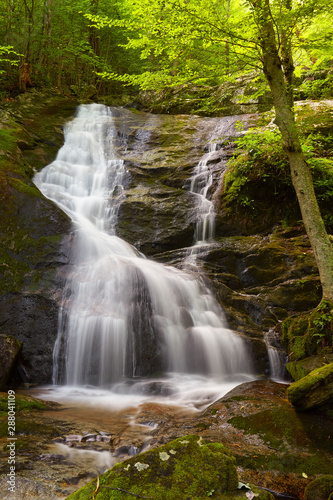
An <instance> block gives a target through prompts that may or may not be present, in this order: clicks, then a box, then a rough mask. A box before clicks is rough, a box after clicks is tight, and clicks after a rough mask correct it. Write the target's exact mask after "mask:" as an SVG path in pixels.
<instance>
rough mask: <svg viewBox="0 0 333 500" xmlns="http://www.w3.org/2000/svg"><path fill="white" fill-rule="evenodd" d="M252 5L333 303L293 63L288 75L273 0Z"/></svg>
mask: <svg viewBox="0 0 333 500" xmlns="http://www.w3.org/2000/svg"><path fill="white" fill-rule="evenodd" d="M251 4H252V6H253V9H254V15H255V19H256V22H257V25H258V28H260V33H261V38H260V40H259V41H260V46H261V50H262V63H263V69H264V74H265V77H266V79H267V81H268V83H269V86H270V89H271V92H272V97H273V104H274V108H275V114H276V123H277V126H278V127H279V130H280V132H281V135H282V140H283V148H284V150H285V152H286V154H287V156H288V160H289V165H290V171H291V178H292V183H293V186H294V188H295V191H296V195H297V199H298V203H299V206H300V209H301V213H302V218H303V223H304V226H305V229H306V232H307V234H308V237H309V240H310V243H311V246H312V249H313V251H314V254H315V258H316V262H317V266H318V270H319V275H320V281H321V285H322V290H323V300H329V301H330V302H333V247H332V244H331V242H330V239H329V237H328V234H327V232H326V228H325V224H324V222H323V219H322V217H321V213H320V210H319V206H318V203H317V199H316V195H315V192H314V187H313V181H312V175H311V170H310V168H309V166H308V164H307V163H306V161H305V159H304V156H303V153H302V148H301V144H300V140H299V135H298V131H297V127H296V123H295V116H294V111H293V108H292V104H291V99H290V87H289V85H290V66H289V67H288V71H289V74H287V75H285V74H284V72H283V64H282V60H281V58H280V55H279V52H278V45H277V40H276V34H275V31H274V25H273V21H272V15H271V11H270V5H269V0H251Z"/></svg>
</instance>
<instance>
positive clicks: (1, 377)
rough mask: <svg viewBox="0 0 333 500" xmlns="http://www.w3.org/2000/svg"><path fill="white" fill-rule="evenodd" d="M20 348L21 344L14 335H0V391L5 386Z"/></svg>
mask: <svg viewBox="0 0 333 500" xmlns="http://www.w3.org/2000/svg"><path fill="white" fill-rule="evenodd" d="M20 350H21V345H20V343H19V342H18V341H17V340H16V339H15V338H14V337H12V336H10V335H0V366H1V373H0V391H3V390H4V389H5V387H6V384H7V382H8V380H9V378H10V376H11V373H12V371H13V368H14V366H15V362H16V360H17V356H18V354H19V352H20Z"/></svg>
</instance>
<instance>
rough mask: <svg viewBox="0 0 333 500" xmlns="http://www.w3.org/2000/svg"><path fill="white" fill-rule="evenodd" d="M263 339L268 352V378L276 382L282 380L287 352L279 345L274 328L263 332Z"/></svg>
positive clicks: (283, 378) (283, 379)
mask: <svg viewBox="0 0 333 500" xmlns="http://www.w3.org/2000/svg"><path fill="white" fill-rule="evenodd" d="M264 340H265V343H266V348H267V353H268V360H269V371H270V378H271V379H272V380H275V381H277V382H284V381H285V372H286V363H287V354H286V352H285V351H284V350H283V349H282V347H281V344H280V338H279V336H278V334H277V333H276V332H275V331H274V329H271V330H269V331H268V332H266V333H265V335H264Z"/></svg>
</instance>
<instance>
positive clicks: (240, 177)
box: [223, 127, 333, 228]
mask: <svg viewBox="0 0 333 500" xmlns="http://www.w3.org/2000/svg"><path fill="white" fill-rule="evenodd" d="M301 142H302V149H303V153H304V155H305V158H306V161H307V163H308V164H309V165H310V167H311V170H312V174H313V182H314V188H315V192H316V196H317V199H318V202H319V205H320V207H321V209H322V211H323V216H324V221H325V222H326V224H327V226H328V227H329V228H332V227H333V217H332V214H331V206H332V201H333V160H332V152H333V138H332V137H331V136H330V135H327V134H324V133H322V132H320V131H318V132H311V133H306V134H305V133H301ZM235 143H236V150H235V154H234V157H233V158H232V160H231V161H230V162H229V167H228V170H227V172H226V174H225V178H224V196H223V200H224V203H225V204H226V207H229V210H230V211H231V212H232V211H234V210H237V211H241V209H242V207H243V208H249V207H250V208H252V210H253V211H254V214H255V215H257V214H258V212H259V210H258V206H257V203H258V201H259V199H258V196H256V192H257V193H258V189H259V185H262V186H263V191H265V192H266V196H267V198H268V199H269V200H270V202H271V203H272V202H273V203H274V199H275V200H276V201H275V203H279V202H280V201H281V197H283V199H289V200H292V199H294V200H295V202H296V199H295V194H294V192H293V188H292V182H291V176H290V168H289V164H288V160H287V156H286V154H285V153H284V151H283V148H282V141H281V134H280V132H279V130H278V129H277V128H276V127H266V128H252V129H250V130H249V131H248V132H247V133H246V134H244V135H242V136H241V137H240V138H238V139H236V141H235ZM250 193H251V194H250Z"/></svg>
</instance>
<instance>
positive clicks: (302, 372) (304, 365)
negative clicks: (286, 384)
mask: <svg viewBox="0 0 333 500" xmlns="http://www.w3.org/2000/svg"><path fill="white" fill-rule="evenodd" d="M328 363H333V352H327V353H325V352H323V353H322V354H318V355H315V356H309V357H308V358H305V359H301V360H300V361H291V362H290V363H287V370H288V372H289V373H290V375H291V376H292V378H293V380H294V381H295V382H297V380H300V379H301V378H303V377H306V376H307V375H309V373H310V372H312V371H313V370H317V369H318V368H321V367H322V366H324V365H327V364H328Z"/></svg>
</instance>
